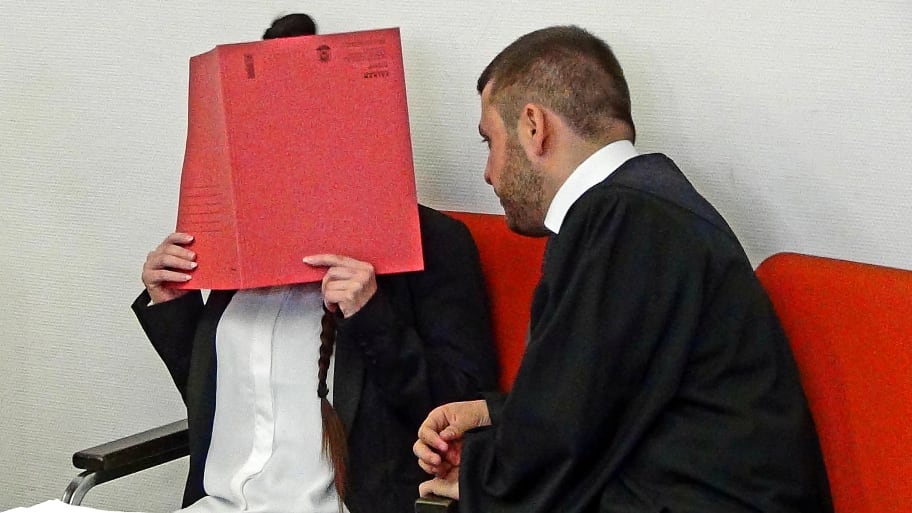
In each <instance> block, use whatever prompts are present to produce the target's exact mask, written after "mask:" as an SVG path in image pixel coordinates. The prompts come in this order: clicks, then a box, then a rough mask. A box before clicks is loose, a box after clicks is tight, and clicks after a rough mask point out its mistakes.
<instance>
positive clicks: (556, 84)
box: [477, 25, 636, 142]
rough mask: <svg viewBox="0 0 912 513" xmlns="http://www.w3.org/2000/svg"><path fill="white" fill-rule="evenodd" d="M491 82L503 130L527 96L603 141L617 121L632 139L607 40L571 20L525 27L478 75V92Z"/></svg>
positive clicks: (622, 85)
mask: <svg viewBox="0 0 912 513" xmlns="http://www.w3.org/2000/svg"><path fill="white" fill-rule="evenodd" d="M489 83H492V86H491V94H490V98H491V102H492V103H493V104H494V105H495V107H497V110H498V112H499V113H500V115H501V118H503V120H504V122H505V123H506V125H507V128H508V129H509V130H511V131H512V130H513V125H512V124H511V123H510V122H511V121H512V120H515V119H518V117H519V115H520V111H521V109H522V107H523V106H524V105H526V104H527V103H529V102H534V103H539V104H541V105H543V106H545V107H547V108H549V109H551V110H553V111H555V112H556V113H558V114H559V115H560V116H561V117H563V118H564V119H565V120H566V121H567V122H568V123H569V124H570V126H571V127H572V128H573V130H574V131H575V132H577V134H579V135H580V136H581V137H583V138H585V139H587V140H591V141H594V142H605V139H606V137H607V135H608V133H609V129H611V128H612V126H613V125H614V124H615V123H616V122H617V121H620V122H622V123H624V124H625V125H626V127H627V128H628V129H629V138H630V139H631V140H633V138H634V137H635V135H636V129H635V127H634V124H633V117H632V116H631V114H630V91H629V90H628V89H627V81H626V80H625V79H624V71H623V70H622V69H621V65H620V63H619V62H618V60H617V58H616V57H615V56H614V53H613V52H612V51H611V48H610V47H609V46H608V44H607V43H605V42H604V41H602V40H601V39H599V38H598V37H596V36H594V35H592V34H591V33H590V32H588V31H586V30H584V29H582V28H580V27H577V26H573V25H570V26H555V27H548V28H544V29H540V30H536V31H534V32H530V33H528V34H526V35H524V36H522V37H520V38H519V39H517V40H516V41H514V42H513V43H511V44H510V45H509V46H507V47H506V48H504V49H503V50H502V51H501V52H500V53H499V54H497V56H496V57H494V60H492V61H491V63H490V64H488V66H487V67H486V68H485V70H484V71H483V72H482V73H481V76H480V77H478V84H477V88H478V93H479V94H481V92H482V91H483V90H484V88H485V87H486V86H487V85H488V84H489Z"/></svg>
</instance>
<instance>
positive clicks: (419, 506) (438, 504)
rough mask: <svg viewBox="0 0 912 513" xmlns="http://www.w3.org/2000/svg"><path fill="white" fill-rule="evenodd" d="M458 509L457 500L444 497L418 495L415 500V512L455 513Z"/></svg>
mask: <svg viewBox="0 0 912 513" xmlns="http://www.w3.org/2000/svg"><path fill="white" fill-rule="evenodd" d="M457 511H459V502H457V501H454V500H453V499H449V498H446V497H439V496H437V495H430V496H428V497H419V498H418V499H417V500H416V501H415V513H456V512H457Z"/></svg>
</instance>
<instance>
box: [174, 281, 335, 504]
mask: <svg viewBox="0 0 912 513" xmlns="http://www.w3.org/2000/svg"><path fill="white" fill-rule="evenodd" d="M322 315H323V309H322V299H321V297H320V284H319V283H309V284H303V285H295V286H285V287H270V288H261V289H250V290H241V291H238V292H237V293H235V295H234V297H233V298H232V300H231V302H230V303H229V305H228V307H227V308H226V309H225V312H224V314H223V315H222V318H221V320H220V321H219V325H218V330H217V332H216V354H217V362H218V365H217V377H216V400H215V420H214V425H213V428H212V441H211V443H210V445H209V455H208V457H207V459H206V467H205V471H204V474H203V486H204V488H205V490H206V493H207V495H208V496H207V497H204V498H202V499H200V500H199V501H197V502H196V503H194V504H192V505H191V506H189V507H187V508H185V509H184V510H181V511H182V512H186V513H210V512H211V513H223V512H224V513H235V512H240V511H250V512H264V513H267V512H274V513H338V512H339V505H338V495H337V494H336V490H335V487H334V486H333V471H332V466H331V465H330V463H329V462H328V461H327V460H326V459H324V458H323V456H322V453H321V450H322V432H323V427H322V422H321V418H320V400H319V398H318V397H317V382H318V380H317V370H318V364H317V359H318V358H319V347H320V319H321V317H322ZM333 360H334V359H333ZM332 372H333V362H331V363H330V367H329V373H328V378H327V383H328V384H329V385H330V394H331V393H332ZM331 399H332V398H331V396H330V400H331ZM343 511H346V512H347V511H348V510H347V509H343Z"/></svg>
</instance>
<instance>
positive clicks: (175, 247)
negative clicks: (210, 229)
mask: <svg viewBox="0 0 912 513" xmlns="http://www.w3.org/2000/svg"><path fill="white" fill-rule="evenodd" d="M191 242H193V236H192V235H189V234H186V233H179V232H175V233H172V234H171V235H168V236H167V237H165V240H164V241H162V243H161V244H159V245H158V247H157V248H155V249H153V250H152V251H151V252H149V254H148V255H147V256H146V263H145V264H143V270H142V282H143V285H145V286H146V290H147V291H148V292H149V297H150V298H152V302H153V303H164V302H165V301H171V300H172V299H177V298H179V297H181V296H183V295H184V294H186V293H187V291H186V290H180V289H176V288H174V287H171V286H170V284H171V283H184V282H187V281H189V280H190V275H189V274H187V273H185V272H182V271H192V270H193V269H196V262H195V261H194V260H196V253H194V252H193V251H190V250H189V249H187V248H184V247H182V246H183V245H184V244H190V243H191Z"/></svg>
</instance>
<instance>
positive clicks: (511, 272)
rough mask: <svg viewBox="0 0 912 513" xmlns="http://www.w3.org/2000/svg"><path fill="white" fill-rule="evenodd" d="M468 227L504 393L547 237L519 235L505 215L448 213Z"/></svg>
mask: <svg viewBox="0 0 912 513" xmlns="http://www.w3.org/2000/svg"><path fill="white" fill-rule="evenodd" d="M447 214H448V215H450V216H452V217H454V218H456V219H459V220H460V221H462V222H463V223H465V225H466V226H467V227H468V228H469V231H470V232H472V236H473V237H474V238H475V244H476V245H477V246H478V252H479V255H480V256H481V267H482V270H483V272H484V276H485V282H486V283H487V287H488V297H489V298H490V301H491V318H492V323H493V325H494V337H495V341H496V343H497V349H498V357H499V359H500V366H501V372H500V386H501V389H503V390H504V391H508V390H509V389H510V386H511V385H512V383H513V379H514V378H515V377H516V372H517V370H519V361H520V360H521V359H522V354H523V350H524V349H525V340H526V332H527V330H528V328H529V307H530V305H531V304H532V293H533V292H534V290H535V285H536V284H537V283H538V279H539V277H540V276H541V262H542V255H543V253H544V248H545V241H546V239H545V238H530V237H523V236H521V235H517V234H515V233H513V232H512V231H510V229H509V228H507V224H506V221H505V220H504V216H502V215H496V214H473V213H468V212H447Z"/></svg>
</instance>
